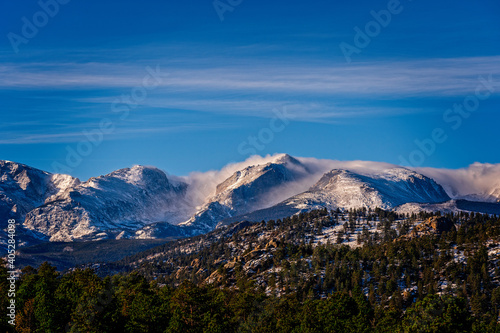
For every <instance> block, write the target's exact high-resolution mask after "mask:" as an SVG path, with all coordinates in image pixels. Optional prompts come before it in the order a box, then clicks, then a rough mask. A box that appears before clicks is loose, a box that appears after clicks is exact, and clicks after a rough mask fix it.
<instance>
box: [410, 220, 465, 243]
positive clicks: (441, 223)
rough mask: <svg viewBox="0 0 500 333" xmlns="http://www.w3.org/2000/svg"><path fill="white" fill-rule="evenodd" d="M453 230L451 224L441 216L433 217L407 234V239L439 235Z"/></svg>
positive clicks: (453, 226) (453, 227)
mask: <svg viewBox="0 0 500 333" xmlns="http://www.w3.org/2000/svg"><path fill="white" fill-rule="evenodd" d="M453 229H455V225H454V224H453V222H451V221H450V220H448V219H447V218H445V217H442V216H433V217H430V218H428V219H427V220H425V221H424V222H422V223H420V224H418V225H417V226H415V228H413V230H412V231H411V232H410V234H409V238H415V237H421V236H424V235H434V234H441V233H443V232H448V231H450V230H453Z"/></svg>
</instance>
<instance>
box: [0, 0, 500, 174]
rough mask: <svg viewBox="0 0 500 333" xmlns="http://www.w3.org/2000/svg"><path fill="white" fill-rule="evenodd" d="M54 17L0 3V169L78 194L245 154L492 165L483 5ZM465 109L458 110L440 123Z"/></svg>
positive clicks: (156, 8)
mask: <svg viewBox="0 0 500 333" xmlns="http://www.w3.org/2000/svg"><path fill="white" fill-rule="evenodd" d="M54 1H55V0H54ZM42 2H43V1H42ZM61 2H63V3H64V2H67V3H65V4H60V3H58V5H57V6H58V8H57V13H55V12H54V13H52V14H54V15H52V16H53V17H52V16H49V15H47V14H43V13H42V14H40V12H41V11H42V10H43V9H42V8H41V7H40V4H39V3H38V1H24V2H22V4H21V3H20V2H14V1H10V2H3V3H2V6H3V8H2V11H1V12H0V13H1V14H0V16H1V17H0V19H1V20H0V22H2V24H1V25H0V27H1V29H2V31H1V36H2V37H1V38H0V100H1V101H2V106H1V108H0V110H1V117H2V122H1V123H0V128H1V133H2V136H1V137H0V159H7V160H13V161H17V162H22V163H26V164H29V165H32V166H34V167H38V168H41V169H44V170H47V171H58V170H62V171H67V172H68V173H71V174H72V175H74V176H77V177H80V178H81V179H86V178H88V177H90V176H95V175H99V174H104V173H107V172H110V171H112V170H115V169H118V168H122V167H127V166H131V165H133V164H144V165H155V166H158V167H160V168H162V169H164V170H166V171H167V172H169V173H172V174H177V175H184V174H187V173H189V172H190V171H195V170H199V171H205V170H209V169H219V168H221V167H222V166H223V165H225V164H227V163H228V162H234V161H242V160H244V159H246V158H247V157H249V155H250V154H252V153H253V152H256V153H258V154H261V155H264V154H272V153H276V152H286V153H289V154H292V155H296V156H311V157H317V158H329V159H338V160H354V159H359V160H372V161H384V162H389V163H396V164H401V163H403V161H404V160H406V161H409V165H413V166H429V167H446V168H459V167H465V166H467V165H469V164H471V163H473V162H476V161H477V162H483V163H484V162H488V163H500V155H499V154H498V147H499V146H500V136H499V135H498V124H500V113H499V111H500V110H499V105H500V43H499V42H500V20H499V19H498V18H499V17H500V3H498V1H481V2H478V3H471V2H469V1H456V0H455V1H439V2H438V3H436V2H433V1H423V0H422V1H419V0H413V1H408V0H406V1H401V2H400V3H399V4H397V3H396V2H394V1H352V2H345V3H341V2H339V3H333V2H332V1H312V2H304V1H286V2H285V1H279V2H276V1H274V2H269V1H258V0H253V1H249V0H243V1H241V3H240V4H237V5H236V6H231V5H229V2H227V1H224V0H221V1H220V2H219V3H218V4H219V5H220V4H221V3H222V4H223V5H222V6H224V5H225V6H230V7H226V8H230V9H231V10H227V11H225V12H224V13H223V14H222V15H223V18H224V20H222V21H221V19H220V17H219V15H218V13H217V11H216V9H215V8H214V3H213V1H199V0H191V1H184V2H181V1H175V2H172V1H148V0H145V1H141V2H140V3H138V2H137V1H85V2H83V1H77V0H71V1H67V0H66V1H62V0H61ZM43 3H54V2H53V1H46V2H43ZM232 3H233V4H235V3H237V1H233V2H232ZM391 6H394V8H397V10H394V13H392V14H391V17H390V22H388V24H385V25H386V26H381V25H380V24H379V29H378V31H375V30H374V31H371V32H369V34H371V36H372V37H370V36H368V37H369V38H370V42H369V44H368V45H362V46H363V47H358V48H357V49H358V52H357V53H352V54H351V55H350V62H348V61H346V57H345V55H344V53H343V51H342V49H341V48H340V45H341V43H346V44H349V45H352V46H353V47H356V44H355V41H354V39H355V36H356V31H355V28H356V27H358V28H359V29H360V30H361V31H363V32H365V33H366V31H365V29H366V25H367V24H368V25H370V24H369V23H370V22H371V21H374V17H373V15H372V14H371V12H372V11H374V12H376V13H380V11H382V10H387V8H388V7H391ZM48 8H49V9H51V10H54V11H55V8H54V7H53V6H52V7H48ZM391 8H393V7H391ZM396 12H397V13H396ZM44 15H45V16H44ZM23 18H25V19H23ZM44 19H46V22H45V21H44ZM34 20H35V21H36V20H38V21H36V22H38V23H37V24H38V26H39V27H37V26H36V25H35V26H34V27H35V29H37V30H38V31H37V32H36V33H33V31H29V29H28V28H24V31H23V26H24V25H26V21H28V22H29V24H34ZM36 22H35V23H36ZM372 26H373V24H372ZM26 32H28V33H30V32H31V33H32V35H29V34H28V35H26ZM23 33H25V34H24V35H23ZM13 36H15V37H13ZM16 38H17V39H16ZM20 40H22V42H20ZM13 45H14V47H13ZM344 45H345V44H344ZM360 45H361V44H358V46H360ZM16 48H17V50H16ZM15 51H17V52H15ZM151 72H153V73H155V72H156V73H157V74H155V75H156V76H152V75H151ZM480 78H482V79H480ZM488 79H489V80H490V81H491V82H490V84H489V85H488V84H486V85H484V84H483V83H482V82H483V81H484V80H488ZM144 82H146V86H145V84H144ZM488 88H489V90H488ZM477 89H479V90H478V91H479V93H482V94H483V95H481V96H485V97H483V98H482V99H478V98H477V97H474V96H475V94H476V90H477ZM141 94H142V95H141ZM132 95H133V96H135V99H134V97H132V101H133V102H134V103H130V101H131V99H130V98H131V96H132ZM127 97H128V99H127ZM466 100H467V101H468V102H471V103H473V102H474V100H476V101H478V104H477V105H475V106H474V105H473V106H474V107H473V111H471V112H464V113H463V115H465V116H462V114H459V113H457V112H454V111H450V113H447V110H448V109H453V106H454V104H458V105H460V104H463V103H464V101H466ZM126 101H128V102H126ZM120 103H121V104H120ZM127 103H128V104H127ZM125 112H126V113H125ZM277 114H278V115H280V116H278V118H277ZM283 114H285V115H288V116H286V118H285V119H280V118H279V117H283ZM458 118H460V119H458ZM103 122H104V124H107V125H108V127H107V129H108V130H107V131H106V133H104V131H102V129H100V126H101V125H102V124H103ZM109 127H112V130H109ZM436 129H437V130H440V131H441V132H440V134H441V136H440V137H443V136H445V137H446V139H445V140H438V141H439V142H438V141H436V140H435V138H433V134H432V133H433V131H435V130H436ZM96 131H97V132H96ZM99 131H100V133H101V134H102V137H101V136H100V135H98V134H95V136H92V135H90V136H86V135H85V134H84V133H98V132H99ZM89 138H93V139H94V141H93V142H92V141H91V139H89ZM251 138H254V140H253V141H252V139H251ZM255 140H257V141H255ZM416 141H417V142H420V143H421V146H419V145H418V144H417V143H416ZM431 141H432V143H429V142H431ZM426 143H427V145H426ZM89 147H90V148H89ZM72 154H73V155H72ZM74 154H78V156H76V157H75V156H74ZM69 155H71V157H68V156H69ZM68 158H69V159H68ZM68 161H69V162H68Z"/></svg>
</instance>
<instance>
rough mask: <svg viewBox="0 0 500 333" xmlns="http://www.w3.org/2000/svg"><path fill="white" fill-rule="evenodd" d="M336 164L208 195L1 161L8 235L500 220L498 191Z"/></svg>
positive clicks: (274, 161)
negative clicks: (338, 212) (391, 216)
mask: <svg viewBox="0 0 500 333" xmlns="http://www.w3.org/2000/svg"><path fill="white" fill-rule="evenodd" d="M329 166H331V165H323V166H321V167H318V165H317V164H313V163H311V162H310V160H309V159H304V158H295V157H292V156H289V155H287V154H279V155H275V156H272V157H270V158H268V159H262V160H259V161H258V162H257V163H254V164H251V165H244V166H241V167H233V170H231V172H229V175H228V176H227V177H223V178H221V179H220V181H219V180H217V182H215V183H213V184H212V185H208V190H206V188H205V191H202V190H201V189H200V185H199V184H197V183H196V182H193V181H192V180H191V179H189V177H176V176H171V175H167V174H166V173H165V172H164V171H162V170H160V169H158V168H155V167H148V166H138V165H136V166H133V167H131V168H125V169H120V170H117V171H114V172H111V173H109V174H107V175H104V176H99V177H93V178H90V179H88V180H87V181H85V182H82V181H80V180H78V179H77V178H74V177H71V176H69V175H60V174H50V173H48V172H45V171H41V170H38V169H35V168H32V167H29V166H27V165H23V164H20V163H15V162H10V161H0V218H1V223H2V224H3V225H2V229H3V232H5V228H6V224H7V220H8V219H9V218H15V219H16V220H18V221H19V222H20V224H21V226H20V228H19V232H18V234H19V239H20V243H21V245H23V244H33V243H36V242H46V241H51V242H61V241H64V242H68V241H86V240H102V239H123V238H132V239H154V238H166V237H172V236H173V237H187V236H193V235H197V234H203V233H207V232H209V231H211V230H214V229H216V228H218V227H222V226H224V225H227V224H230V223H232V222H236V221H243V220H247V221H261V220H268V219H277V218H282V217H286V216H291V215H294V214H297V213H300V212H305V211H310V210H313V209H318V208H327V209H329V210H332V209H337V208H339V209H342V210H344V209H350V208H361V207H365V208H367V209H375V208H377V207H379V208H382V209H386V210H396V211H398V212H408V213H413V212H418V211H420V210H428V211H437V210H442V211H453V212H457V211H460V210H464V211H478V212H485V213H489V214H500V204H498V203H493V202H491V201H492V200H491V195H495V193H498V194H499V197H500V191H497V192H494V191H493V192H492V193H493V194H491V193H488V195H489V197H488V198H484V200H483V201H481V199H482V197H481V194H480V193H478V194H476V196H475V197H474V198H475V201H468V200H464V199H462V198H458V197H456V196H455V197H453V198H450V195H449V194H448V193H447V192H446V191H445V189H444V188H443V186H442V185H441V184H438V183H437V182H436V181H435V180H433V179H432V178H430V177H427V176H424V175H423V174H421V173H418V172H416V171H413V170H410V169H407V168H404V167H399V166H392V165H389V166H385V165H384V167H380V166H379V167H376V168H360V167H356V166H355V165H354V166H353V167H349V168H338V167H337V168H329ZM205 187H207V185H206V184H205ZM202 192H203V193H202ZM204 193H209V194H204ZM195 197H201V198H202V201H201V202H199V200H194V198H195ZM497 199H498V197H497ZM2 239H6V238H5V237H2Z"/></svg>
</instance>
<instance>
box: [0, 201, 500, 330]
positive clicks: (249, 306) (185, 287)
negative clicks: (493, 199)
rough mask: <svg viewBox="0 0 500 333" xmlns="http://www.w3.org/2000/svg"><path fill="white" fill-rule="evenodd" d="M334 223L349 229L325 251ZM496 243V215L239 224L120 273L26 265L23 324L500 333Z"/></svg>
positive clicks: (127, 263) (375, 215)
mask: <svg viewBox="0 0 500 333" xmlns="http://www.w3.org/2000/svg"><path fill="white" fill-rule="evenodd" d="M438 222H439V223H438ZM368 224H370V225H371V227H367V226H368ZM415 225H417V226H416V227H415ZM363 226H365V229H364V230H363ZM432 226H434V227H436V228H435V229H433V228H432ZM443 226H444V227H445V228H444V227H443ZM441 227H443V228H441ZM332 228H337V229H336V230H339V231H342V232H339V233H337V234H335V236H334V237H333V240H334V241H333V242H329V241H328V240H327V241H326V242H322V243H321V244H320V243H319V240H321V239H323V240H324V236H325V234H327V232H328V231H329V230H332ZM354 230H357V231H354ZM429 230H430V231H429ZM445 230H448V231H445ZM358 236H359V239H358ZM346 239H348V240H346ZM499 240H500V219H499V218H497V217H495V216H487V215H482V214H469V213H460V214H458V215H457V214H455V215H446V216H439V215H435V214H426V213H421V214H420V215H418V216H417V215H414V216H399V215H397V214H395V213H393V212H385V211H382V210H376V211H366V210H353V211H350V212H345V213H342V212H340V211H337V212H328V211H326V210H318V211H313V212H311V213H306V214H301V215H298V216H293V217H291V218H286V219H283V220H278V221H267V222H262V223H256V224H250V223H240V224H236V225H233V226H231V227H229V228H225V229H222V230H219V231H214V232H213V233H210V234H208V235H205V236H198V237H195V238H191V239H184V240H179V241H174V242H169V243H167V244H165V245H163V246H161V247H159V248H155V249H151V250H148V251H146V252H144V253H141V254H138V255H136V256H132V257H129V258H127V259H126V260H123V261H122V262H120V263H117V264H116V265H112V267H107V268H106V269H110V270H118V269H123V268H124V267H127V268H128V269H129V270H132V272H128V273H122V274H119V275H114V276H108V277H104V278H103V277H99V276H98V275H97V274H96V273H95V272H94V271H92V270H90V269H86V270H80V269H77V270H74V271H72V272H69V273H66V274H62V275H61V274H59V273H57V272H56V271H55V269H54V268H53V267H50V266H49V265H42V266H41V267H40V268H38V269H37V270H35V269H32V268H26V269H24V271H23V274H22V277H21V280H20V283H19V284H18V298H17V301H16V303H17V305H18V308H17V310H18V312H17V313H18V316H17V319H16V320H17V322H18V325H17V329H18V331H20V332H58V331H64V330H65V329H68V330H70V331H71V330H72V331H74V332H165V331H166V332H181V331H186V332H238V331H239V332H365V331H376V332H389V331H394V332H398V331H400V332H470V331H475V332H497V331H498V330H499V329H500V325H499V324H498V323H497V322H498V317H499V310H500V288H499V276H500V271H499V268H498V267H497V266H498V261H497V260H498V253H499V252H498V244H499ZM348 241H349V242H350V243H349V244H351V245H354V244H357V243H358V241H359V245H361V244H364V245H363V246H357V245H355V246H353V247H348V246H346V245H345V244H348V243H347V242H348ZM353 242H354V244H353ZM196 244H198V245H196ZM356 246H357V247H356ZM103 271H104V270H102V271H101V273H102V272H103ZM1 274H2V276H3V277H0V278H1V279H2V280H1V281H2V284H1V289H2V290H1V291H0V292H1V297H2V305H1V306H2V307H3V308H4V309H5V308H6V306H5V305H6V303H5V302H6V301H7V299H6V298H5V297H6V288H7V285H6V284H5V283H4V282H3V281H6V279H5V278H6V270H5V269H4V268H2V269H1ZM4 318H6V317H5V316H4ZM2 323H3V325H6V320H4V319H2ZM4 327H6V326H4Z"/></svg>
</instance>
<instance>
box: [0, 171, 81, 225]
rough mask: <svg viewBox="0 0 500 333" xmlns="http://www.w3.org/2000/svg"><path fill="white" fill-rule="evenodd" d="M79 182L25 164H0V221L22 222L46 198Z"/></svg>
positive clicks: (75, 179)
mask: <svg viewBox="0 0 500 333" xmlns="http://www.w3.org/2000/svg"><path fill="white" fill-rule="evenodd" d="M79 183H80V181H79V180H78V179H77V178H73V177H71V176H68V175H53V174H50V173H48V172H45V171H42V170H38V169H35V168H32V167H29V166H27V165H24V164H20V163H15V162H10V161H0V218H1V219H2V221H3V220H6V219H8V218H9V217H11V218H15V219H19V220H22V219H24V216H25V215H26V214H27V213H28V212H29V211H31V210H32V209H34V208H35V207H38V206H40V205H42V204H43V203H44V202H45V200H47V199H48V198H49V197H51V196H53V195H56V194H57V193H59V192H61V191H64V190H66V189H67V188H70V187H72V186H75V185H77V184H79Z"/></svg>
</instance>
